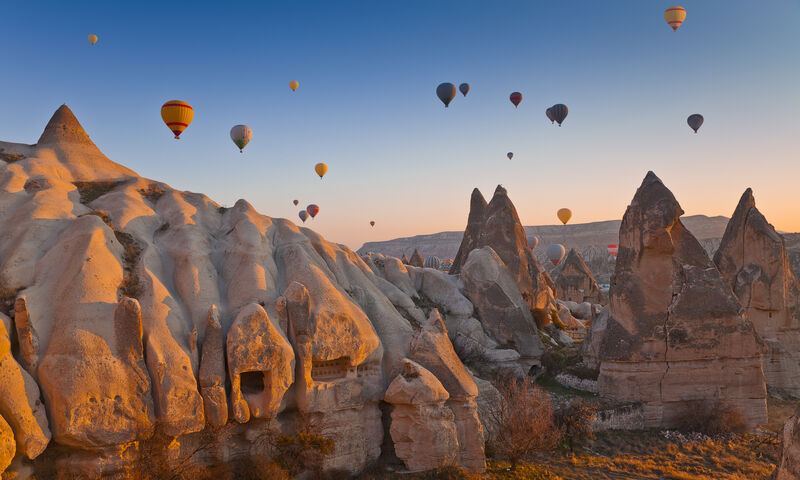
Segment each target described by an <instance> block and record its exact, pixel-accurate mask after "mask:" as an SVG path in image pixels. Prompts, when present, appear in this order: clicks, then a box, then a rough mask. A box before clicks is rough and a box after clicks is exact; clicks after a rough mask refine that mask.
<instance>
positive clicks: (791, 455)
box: [772, 412, 800, 480]
mask: <svg viewBox="0 0 800 480" xmlns="http://www.w3.org/2000/svg"><path fill="white" fill-rule="evenodd" d="M773 475H774V476H773V477H772V478H773V479H774V480H800V412H795V414H794V415H793V416H792V417H791V418H789V420H787V421H786V425H784V427H783V439H782V445H781V458H780V461H779V462H778V468H777V469H776V470H775V473H774V474H773Z"/></svg>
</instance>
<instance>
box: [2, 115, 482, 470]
mask: <svg viewBox="0 0 800 480" xmlns="http://www.w3.org/2000/svg"><path fill="white" fill-rule="evenodd" d="M0 151H2V155H0V288H1V289H2V290H3V291H4V292H12V293H14V292H16V294H17V295H16V297H18V299H19V300H18V301H17V303H16V305H15V311H14V317H15V318H14V320H15V323H16V325H12V322H11V321H10V319H9V318H7V317H5V316H2V320H3V324H4V325H3V326H4V327H5V329H6V331H9V330H15V331H16V332H17V337H18V338H19V340H20V343H19V345H20V349H19V355H17V358H14V357H13V356H12V355H11V351H10V349H9V348H5V349H4V348H3V345H8V344H9V342H8V335H7V333H6V332H0V333H2V335H0V380H2V381H0V416H2V417H3V418H4V419H5V420H6V421H7V422H8V424H9V425H10V427H11V430H12V431H13V434H14V439H15V441H16V444H17V448H16V451H17V453H16V455H17V456H19V455H26V456H28V457H29V458H35V457H37V455H39V454H40V453H41V452H42V450H44V449H45V447H46V446H47V445H48V441H49V439H50V429H52V431H53V440H54V442H55V443H56V444H58V446H59V448H54V449H53V456H50V458H51V460H52V458H53V457H56V462H57V463H58V465H59V470H60V471H61V472H63V474H64V475H68V476H69V475H73V476H90V477H94V476H100V475H105V474H108V475H114V474H117V473H119V472H120V471H123V470H124V469H125V468H130V466H131V465H142V464H141V462H140V460H139V458H138V455H139V454H141V453H145V454H146V453H147V452H149V453H150V454H153V452H154V451H155V452H158V450H151V448H159V447H158V445H159V444H158V442H157V441H156V440H153V439H151V436H152V435H153V434H154V431H156V430H157V433H158V434H159V435H160V437H163V436H167V437H169V438H175V441H174V442H172V443H171V444H170V446H169V448H167V449H166V450H164V451H162V452H161V453H163V454H164V455H166V456H167V457H168V458H169V464H170V465H180V464H182V463H183V462H186V461H189V462H195V463H198V464H201V465H204V464H210V463H215V462H220V461H224V462H235V461H236V460H237V459H238V458H241V457H247V456H248V455H252V454H253V453H252V452H253V451H255V450H254V449H256V445H255V443H254V441H255V440H254V439H255V438H256V437H258V435H259V433H258V432H262V433H263V432H264V431H265V429H266V428H267V420H262V419H259V418H256V417H267V416H273V417H274V418H273V419H272V420H274V422H273V423H274V425H273V423H271V424H270V425H271V426H270V427H269V428H273V427H274V428H278V429H279V430H280V431H281V432H282V433H287V434H292V432H293V431H294V427H293V426H292V425H293V423H294V421H295V420H296V419H298V418H299V416H298V412H300V413H301V414H302V415H303V416H308V417H309V418H312V419H314V421H315V422H317V423H318V424H319V425H321V427H320V428H321V432H322V434H324V435H326V436H329V437H330V438H333V439H334V441H335V446H334V451H333V452H332V453H331V455H329V456H328V457H326V459H325V461H326V466H327V467H329V468H343V469H346V470H348V471H350V472H357V471H359V470H360V469H362V468H363V467H364V466H365V465H367V464H368V463H369V462H371V461H372V460H374V459H376V458H377V457H378V456H379V454H380V448H381V447H380V446H381V444H382V438H383V432H384V427H383V425H382V420H381V412H380V409H379V408H378V402H379V401H380V400H381V399H382V398H383V396H384V393H385V392H386V388H387V387H388V385H389V380H390V379H394V378H395V377H396V376H397V375H398V374H399V373H400V372H401V371H402V370H403V365H404V364H403V361H404V359H406V358H417V359H419V358H422V359H424V360H425V362H427V363H426V364H425V368H427V369H428V370H429V371H431V372H432V373H433V374H434V375H436V376H437V377H438V378H439V381H441V382H442V383H443V384H444V386H445V387H446V388H447V390H448V392H450V399H449V400H448V408H450V410H452V411H453V412H454V413H453V415H454V419H455V424H456V429H457V433H458V439H459V453H458V456H457V461H458V462H459V463H460V464H461V465H463V466H466V467H468V468H471V469H473V470H482V469H483V468H484V467H483V465H484V464H483V462H484V459H483V450H482V440H481V439H482V435H483V430H482V428H481V425H480V422H479V421H478V419H477V414H475V415H472V413H471V412H473V413H474V397H475V395H476V394H477V392H476V391H473V390H472V389H471V388H470V385H472V387H474V383H472V380H471V377H469V378H468V379H469V381H466V380H464V379H463V375H460V374H458V373H457V372H461V371H462V370H463V369H464V367H463V365H462V364H461V362H460V361H459V360H458V358H457V357H456V355H455V354H454V352H453V348H452V345H451V344H450V341H449V339H448V338H447V334H446V333H443V332H442V331H433V332H428V330H425V332H424V333H423V332H422V330H423V324H424V323H425V321H426V320H425V315H424V313H423V311H422V309H421V308H420V307H418V306H417V305H416V304H415V301H419V298H418V297H419V294H418V293H417V290H416V288H415V283H414V282H415V279H413V278H412V277H411V274H410V273H409V272H408V271H407V270H405V266H403V265H402V264H400V262H399V261H397V260H396V259H394V261H387V262H383V266H382V267H381V270H382V271H381V272H380V273H376V272H375V271H373V269H372V267H370V266H368V265H367V263H365V262H364V261H362V260H361V258H359V257H358V256H357V255H356V254H355V253H353V252H352V251H350V250H348V249H347V248H346V247H343V246H341V245H337V244H333V243H330V242H328V241H326V240H325V239H323V238H322V237H320V236H319V235H317V234H316V233H315V232H313V231H311V230H309V229H306V228H299V227H298V226H296V225H295V224H293V223H291V222H290V221H288V220H285V219H274V218H270V217H267V216H264V215H261V214H259V213H258V212H256V211H255V210H254V209H253V207H252V206H250V205H249V204H248V203H247V202H245V201H244V200H240V201H238V202H236V204H235V205H234V206H232V207H229V208H225V207H221V206H220V205H218V204H216V203H214V202H213V201H211V200H210V199H209V198H207V197H205V196H203V195H201V194H197V193H191V192H181V191H177V190H174V189H172V188H171V187H169V186H168V185H166V184H163V183H160V182H155V181H153V180H148V179H145V178H142V177H139V176H138V175H136V173H134V172H133V171H132V170H129V169H128V168H125V167H123V166H121V165H118V164H116V163H114V162H112V161H110V160H109V159H108V158H106V157H105V156H104V155H103V154H102V153H101V152H100V151H99V150H98V149H97V147H96V146H95V145H94V144H93V143H92V142H91V140H90V139H89V137H88V135H86V133H85V132H84V131H83V129H82V128H81V126H80V124H79V123H78V121H77V120H76V119H75V117H74V115H73V114H72V112H71V111H70V110H69V108H67V107H66V106H62V107H61V108H59V109H58V111H57V112H56V114H55V115H54V116H53V118H52V119H51V121H50V122H49V123H48V125H47V128H46V129H45V132H44V133H43V134H42V137H41V138H40V140H39V143H38V144H37V145H24V144H18V143H7V142H0ZM384 275H385V277H384ZM427 276H428V275H427V274H425V275H421V276H420V277H419V278H427ZM432 278H433V277H432ZM437 278H438V277H437ZM434 280H436V279H434ZM426 282H427V280H426ZM429 285H430V286H431V287H437V284H436V283H435V282H433V283H429ZM439 287H447V285H444V284H442V285H439V286H438V287H437V288H439ZM453 288H454V289H455V290H457V288H456V287H453ZM445 290H446V289H445ZM445 290H441V288H440V289H439V290H438V291H442V292H444V291H445ZM448 295H449V296H447V297H446V298H451V299H453V303H452V308H454V309H458V310H459V311H466V310H467V308H468V307H467V305H468V304H469V302H468V301H466V300H465V299H464V300H461V301H460V302H461V303H458V302H457V301H456V300H458V296H457V295H455V294H454V293H453V292H450V293H448ZM129 297H130V298H129ZM462 297H463V296H462ZM465 301H466V302H467V303H464V302H465ZM4 308H6V310H5V311H6V312H7V313H8V310H7V305H4ZM424 328H428V327H424ZM3 338H5V339H6V341H5V343H4V342H3ZM412 339H414V341H413V342H412ZM414 345H424V346H425V347H424V348H435V349H436V350H435V351H427V352H425V353H419V352H417V353H415V354H412V351H413V350H414ZM226 359H227V370H226V369H225V360H226ZM420 361H421V360H420ZM20 362H21V363H23V364H24V366H25V367H26V368H29V369H30V370H31V372H30V374H29V373H28V371H26V370H25V369H24V368H22V367H21V366H20V364H19V363H20ZM226 377H227V379H226ZM226 381H230V383H231V385H232V387H233V388H232V392H231V394H230V395H231V397H228V396H227V395H226V394H225V391H224V386H225V384H226ZM39 388H41V392H42V394H43V397H44V400H45V402H44V405H42V404H40V403H39ZM454 392H456V394H455V395H454ZM228 406H229V407H230V409H228ZM45 408H46V410H47V411H46V412H45ZM229 417H231V418H229ZM48 418H49V422H50V424H49V425H48ZM248 418H249V421H248ZM231 419H235V420H238V421H239V422H246V423H241V424H240V423H238V422H236V421H233V422H232V421H231ZM225 422H227V424H225V426H224V427H223V428H224V429H226V431H229V433H230V437H226V439H225V440H224V441H223V443H224V445H225V446H224V448H223V447H220V448H213V449H208V448H202V447H203V445H204V444H203V442H204V441H205V440H204V439H205V438H206V437H207V435H212V436H213V435H217V434H216V433H214V432H215V431H216V430H214V431H210V429H208V428H207V425H212V426H220V425H222V424H223V423H225ZM0 430H3V429H0ZM281 432H279V433H281ZM161 434H163V435H161ZM160 437H159V438H160ZM7 438H8V435H7V433H6V432H5V430H3V431H2V432H0V463H3V458H4V457H3V455H4V453H3V452H4V450H3V445H4V444H3V440H7ZM462 439H463V441H462ZM221 441H222V440H221ZM161 448H162V449H163V448H166V447H161ZM6 450H7V449H6ZM17 463H19V462H14V463H12V467H11V468H16V467H14V465H16V464H17ZM151 463H152V462H148V466H150V464H151ZM35 466H36V463H35V462H34V467H35Z"/></svg>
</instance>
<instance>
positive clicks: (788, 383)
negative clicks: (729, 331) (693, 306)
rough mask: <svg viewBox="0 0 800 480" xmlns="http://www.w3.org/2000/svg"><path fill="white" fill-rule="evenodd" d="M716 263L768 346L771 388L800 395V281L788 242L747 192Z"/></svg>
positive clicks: (766, 360) (767, 370)
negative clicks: (791, 258) (788, 251)
mask: <svg viewBox="0 0 800 480" xmlns="http://www.w3.org/2000/svg"><path fill="white" fill-rule="evenodd" d="M714 263H715V264H716V265H717V268H718V269H719V271H720V273H722V276H723V278H724V279H725V282H726V283H727V284H728V285H729V286H730V287H731V289H732V290H733V292H734V293H735V294H736V296H737V297H738V298H739V302H740V303H741V304H742V306H743V307H744V309H745V311H746V312H747V318H748V319H749V320H750V321H751V322H752V323H753V326H754V327H755V328H756V331H757V332H758V334H759V335H760V336H761V338H762V339H764V342H765V343H766V344H767V348H768V353H767V355H765V356H764V374H765V375H766V378H767V386H768V387H773V388H777V389H780V390H782V391H783V392H785V393H788V394H791V395H792V396H795V397H798V396H800V282H798V280H797V277H796V276H795V273H794V271H793V270H792V268H791V266H790V265H789V255H788V253H787V252H786V243H785V242H784V240H783V237H782V236H781V235H780V234H779V233H778V232H776V231H775V228H774V227H773V226H772V225H770V224H769V222H767V219H766V218H764V215H762V214H761V212H759V211H758V208H756V201H755V198H754V197H753V192H752V190H750V189H749V188H748V189H747V190H746V191H745V192H744V194H743V195H742V198H741V199H740V200H739V204H738V205H737V207H736V210H735V211H734V212H733V216H732V217H731V220H730V222H729V223H728V227H727V228H726V229H725V235H724V236H723V237H722V242H721V243H720V246H719V249H718V250H717V253H716V254H715V255H714Z"/></svg>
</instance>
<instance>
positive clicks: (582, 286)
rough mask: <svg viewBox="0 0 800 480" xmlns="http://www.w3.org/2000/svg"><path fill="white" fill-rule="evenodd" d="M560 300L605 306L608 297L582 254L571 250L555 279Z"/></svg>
mask: <svg viewBox="0 0 800 480" xmlns="http://www.w3.org/2000/svg"><path fill="white" fill-rule="evenodd" d="M553 280H554V282H555V284H556V290H557V291H558V298H560V299H561V300H567V301H572V302H577V303H583V302H590V303H600V304H604V303H605V302H606V296H605V295H604V294H603V292H601V291H600V286H599V285H598V284H597V282H596V281H595V279H594V275H592V271H591V270H589V267H588V266H587V265H586V262H585V261H584V260H583V257H582V256H581V254H580V253H578V252H576V251H575V249H574V248H570V249H569V253H568V254H567V257H566V258H565V259H564V261H563V262H561V265H560V268H559V269H558V274H557V275H556V276H555V277H554V279H553Z"/></svg>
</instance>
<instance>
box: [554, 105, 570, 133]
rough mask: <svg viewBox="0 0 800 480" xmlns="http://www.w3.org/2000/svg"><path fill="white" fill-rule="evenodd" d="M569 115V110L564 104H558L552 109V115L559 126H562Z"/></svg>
mask: <svg viewBox="0 0 800 480" xmlns="http://www.w3.org/2000/svg"><path fill="white" fill-rule="evenodd" d="M568 113H569V109H568V108H567V106H566V105H564V104H563V103H556V104H555V105H553V106H552V107H550V115H552V116H553V120H555V121H556V122H558V126H559V127H560V126H561V122H563V121H564V119H565V118H567V114H568Z"/></svg>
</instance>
